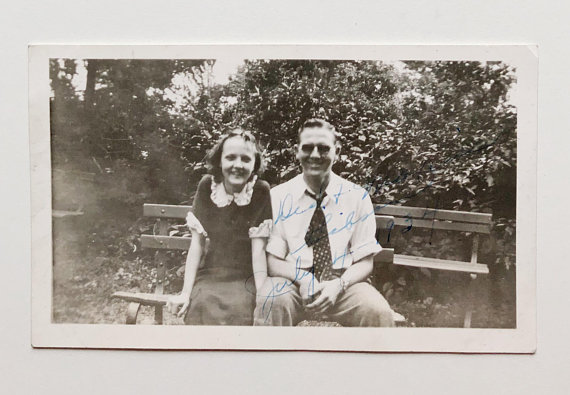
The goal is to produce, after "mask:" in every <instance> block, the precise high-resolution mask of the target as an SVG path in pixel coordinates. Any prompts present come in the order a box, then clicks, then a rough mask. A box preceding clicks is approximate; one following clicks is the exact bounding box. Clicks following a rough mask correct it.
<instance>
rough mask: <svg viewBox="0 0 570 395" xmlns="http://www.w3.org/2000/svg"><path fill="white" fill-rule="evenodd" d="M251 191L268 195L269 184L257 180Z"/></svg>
mask: <svg viewBox="0 0 570 395" xmlns="http://www.w3.org/2000/svg"><path fill="white" fill-rule="evenodd" d="M253 190H254V191H255V192H258V193H259V192H261V193H269V190H270V186H269V183H268V182H267V181H265V180H260V179H259V178H258V179H257V180H256V181H255V184H254V185H253Z"/></svg>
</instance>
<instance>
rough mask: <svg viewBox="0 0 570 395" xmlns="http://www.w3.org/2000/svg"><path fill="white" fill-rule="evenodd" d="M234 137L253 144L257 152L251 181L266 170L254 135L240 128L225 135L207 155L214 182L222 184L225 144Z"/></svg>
mask: <svg viewBox="0 0 570 395" xmlns="http://www.w3.org/2000/svg"><path fill="white" fill-rule="evenodd" d="M232 137H241V138H242V139H243V140H244V141H245V142H246V143H252V144H253V148H254V151H255V164H254V166H253V172H252V173H251V176H250V180H251V179H252V178H253V176H254V175H259V174H262V173H263V170H265V163H264V161H263V157H262V156H261V148H260V147H259V144H258V143H257V140H256V139H255V137H254V136H253V134H252V133H251V132H249V131H247V130H243V129H240V128H237V129H232V130H230V131H229V132H227V133H225V134H223V135H222V136H221V137H220V139H219V140H218V142H217V143H216V144H215V145H214V146H213V147H212V148H211V149H210V150H209V151H208V153H207V154H206V167H207V168H208V173H210V174H211V175H213V176H214V181H216V182H218V183H219V182H222V180H223V176H222V166H221V163H222V151H223V149H224V143H225V142H226V140H228V139H230V138H232Z"/></svg>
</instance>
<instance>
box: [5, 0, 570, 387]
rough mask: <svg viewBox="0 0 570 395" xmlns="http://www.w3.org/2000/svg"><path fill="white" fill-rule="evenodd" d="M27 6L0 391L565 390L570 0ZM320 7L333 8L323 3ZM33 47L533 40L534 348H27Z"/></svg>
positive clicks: (12, 23)
mask: <svg viewBox="0 0 570 395" xmlns="http://www.w3.org/2000/svg"><path fill="white" fill-rule="evenodd" d="M193 3H194V2H191V1H177V2H174V1H170V2H167V1H162V2H160V4H159V3H158V2H156V4H155V2H151V1H142V0H139V1H136V2H135V1H123V2H118V1H116V0H115V1H104V0H100V1H97V2H86V1H80V0H76V1H57V2H53V1H51V2H31V1H19V2H10V3H9V5H8V4H3V5H4V7H2V8H3V10H2V12H0V33H1V34H0V37H1V40H2V45H1V46H0V54H1V55H2V61H1V63H0V64H1V71H2V72H1V73H0V115H1V117H0V119H1V120H2V124H1V125H2V126H1V128H0V185H2V191H3V193H2V204H1V205H0V218H2V226H1V227H0V229H1V230H0V232H1V235H0V236H1V237H0V243H1V244H0V251H1V253H0V254H1V257H0V262H1V263H0V264H1V265H2V266H1V267H2V269H3V270H2V272H1V273H2V276H1V277H0V279H1V287H0V289H1V291H0V292H1V294H0V308H1V311H2V320H1V321H0V339H1V340H0V342H1V343H0V350H1V351H0V388H2V392H4V393H42V394H43V393H58V394H61V393H63V394H67V393H103V392H109V393H119V392H121V393H157V392H164V393H179V392H188V393H223V392H228V393H253V392H255V393H299V394H305V393H383V392H386V391H389V392H390V393H440V394H441V393H469V394H470V393H482V392H488V393H513V394H515V393H516V394H520V393H529V394H530V393H540V392H542V393H548V394H551V393H567V391H568V389H567V383H568V372H569V371H570V357H569V356H568V350H569V345H570V342H569V340H568V335H567V334H568V329H567V328H568V323H569V319H568V314H567V312H566V311H567V303H566V302H567V300H568V295H567V292H566V290H567V289H568V288H569V285H570V284H569V280H568V277H569V274H570V270H569V264H568V259H567V257H566V254H563V251H564V250H565V249H564V248H563V246H564V245H565V244H566V243H567V238H566V237H564V236H565V230H566V228H567V224H568V223H570V221H569V219H570V218H569V214H568V213H569V211H568V210H567V209H565V206H566V201H567V198H566V197H567V195H568V192H569V188H568V184H569V183H568V176H567V172H568V170H570V155H568V153H567V151H568V143H569V137H568V129H569V128H568V127H569V122H568V118H569V114H570V111H569V109H570V103H569V101H570V100H569V99H568V93H567V90H568V86H569V82H570V81H569V73H568V70H570V58H569V51H568V41H569V39H570V34H569V32H570V27H569V24H568V18H569V17H570V12H569V10H570V6H569V5H568V4H567V3H566V2H564V1H551V2H544V3H539V2H537V1H520V0H519V1H497V0H495V1H488V0H480V1H477V2H475V1H470V2H456V1H443V0H433V1H429V2H427V1H409V2H406V4H403V3H404V2H401V3H402V4H392V3H396V2H387V3H389V4H382V3H381V2H378V1H365V2H361V3H356V2H355V3H348V2H339V1H328V2H326V7H324V6H319V5H318V3H317V2H312V1H308V0H303V1H297V0H295V1H288V2H287V3H286V6H285V5H284V6H280V5H279V4H280V3H277V2H255V1H247V2H243V4H239V3H238V2H232V3H230V2H228V4H221V2H214V1H208V2H204V4H201V3H198V4H193ZM319 3H323V4H324V2H319ZM28 43H78V44H80V43H81V44H107V43H141V44H142V43H144V44H162V43H189V44H190V43H317V44H320V43H323V44H324V43H328V44H338V43H346V44H354V43H365V44H420V43H426V44H538V45H539V53H540V65H539V70H540V75H539V155H538V169H537V171H538V189H539V192H538V212H539V217H538V222H537V226H538V229H537V231H538V232H537V233H538V251H537V253H538V262H537V264H538V352H537V353H536V354H535V355H532V356H529V355H523V356H521V355H454V354H443V355H441V354H440V355H436V354H352V353H307V352H292V353H291V352H143V351H76V350H33V349H31V347H30V219H29V218H30V203H29V154H28V130H27V125H28V124H27V115H28V114H27V44H28Z"/></svg>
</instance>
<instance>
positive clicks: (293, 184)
mask: <svg viewBox="0 0 570 395" xmlns="http://www.w3.org/2000/svg"><path fill="white" fill-rule="evenodd" d="M302 177H303V175H302V174H299V175H297V176H295V177H293V178H292V179H290V180H289V181H285V182H284V183H282V184H279V185H275V186H274V187H273V188H271V196H280V195H284V194H287V193H291V192H294V191H296V190H297V189H299V185H300V184H299V179H300V178H302Z"/></svg>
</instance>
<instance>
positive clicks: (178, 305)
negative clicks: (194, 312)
mask: <svg viewBox="0 0 570 395" xmlns="http://www.w3.org/2000/svg"><path fill="white" fill-rule="evenodd" d="M189 306H190V293H189V292H183V293H181V294H180V295H172V296H171V297H170V298H169V299H168V302H166V308H167V309H168V311H169V312H171V313H172V314H176V316H177V317H184V314H186V311H187V310H188V307H189Z"/></svg>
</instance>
